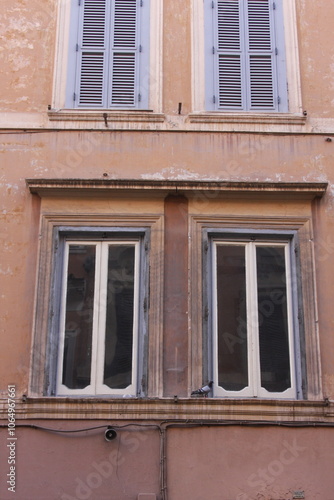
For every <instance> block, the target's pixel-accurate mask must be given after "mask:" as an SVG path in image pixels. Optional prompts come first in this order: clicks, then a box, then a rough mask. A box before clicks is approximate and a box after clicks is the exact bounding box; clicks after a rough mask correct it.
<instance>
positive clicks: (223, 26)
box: [217, 0, 243, 109]
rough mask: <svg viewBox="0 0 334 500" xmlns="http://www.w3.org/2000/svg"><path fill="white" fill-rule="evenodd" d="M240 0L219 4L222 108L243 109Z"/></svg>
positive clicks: (221, 0)
mask: <svg viewBox="0 0 334 500" xmlns="http://www.w3.org/2000/svg"><path fill="white" fill-rule="evenodd" d="M240 17H241V16H240V4H239V0H220V1H218V3H217V32H218V43H217V51H218V95H219V104H218V105H219V107H228V108H233V109H242V108H243V99H242V53H241V39H240V36H241V29H240V28H241V27H240V23H241V20H240Z"/></svg>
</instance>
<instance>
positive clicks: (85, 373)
mask: <svg viewBox="0 0 334 500" xmlns="http://www.w3.org/2000/svg"><path fill="white" fill-rule="evenodd" d="M94 283H95V246H94V245H70V247H69V256H68V271H67V295H66V316H65V345H64V361H63V380H62V381H63V384H64V385H66V386H67V387H68V388H70V389H83V388H84V387H87V386H88V385H89V384H90V380H91V379H90V376H91V356H92V327H93V304H94Z"/></svg>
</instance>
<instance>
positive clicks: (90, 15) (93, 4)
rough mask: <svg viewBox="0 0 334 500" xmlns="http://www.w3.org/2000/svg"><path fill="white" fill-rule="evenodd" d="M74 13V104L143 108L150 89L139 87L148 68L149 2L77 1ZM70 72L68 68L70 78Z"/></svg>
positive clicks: (142, 84) (92, 106) (89, 106)
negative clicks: (140, 89)
mask: <svg viewBox="0 0 334 500" xmlns="http://www.w3.org/2000/svg"><path fill="white" fill-rule="evenodd" d="M75 9H76V11H77V16H78V17H77V18H76V19H74V18H73V22H75V27H74V29H75V30H76V31H77V32H78V38H77V44H76V65H75V68H76V76H75V78H74V79H73V80H75V82H74V81H73V83H72V85H73V86H74V89H75V90H74V94H72V95H73V99H72V104H73V101H74V106H75V107H86V108H99V107H100V108H113V107H117V108H122V107H123V108H131V107H143V106H147V104H148V86H147V85H145V83H143V82H144V78H145V75H147V73H148V64H149V51H148V45H149V35H148V32H149V29H148V25H147V23H148V20H149V0H144V1H143V0H78V5H77V6H76V7H75ZM140 23H142V25H143V26H141V24H140ZM141 38H142V39H143V40H144V42H141V41H140V39H141ZM142 43H143V44H144V49H142ZM143 51H144V52H143ZM72 60H73V59H72ZM73 72H74V70H73V69H72V67H71V68H70V71H69V73H70V74H71V73H72V74H73ZM141 78H142V79H143V81H142V83H140V79H141ZM69 85H70V84H69ZM139 88H142V89H143V92H142V94H144V95H141V92H140V91H139ZM70 99H71V97H69V99H68V100H69V101H70ZM70 102H71V101H70Z"/></svg>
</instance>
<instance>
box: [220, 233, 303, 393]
mask: <svg viewBox="0 0 334 500" xmlns="http://www.w3.org/2000/svg"><path fill="white" fill-rule="evenodd" d="M218 245H229V246H230V245H231V246H234V245H235V246H243V247H244V248H245V258H246V263H245V264H246V290H247V318H250V319H248V320H247V346H248V356H247V357H248V381H249V385H248V386H247V387H245V388H244V389H242V390H241V391H228V390H225V389H224V388H223V387H221V386H219V385H218V382H217V383H216V384H215V387H214V395H215V396H217V397H245V398H248V397H261V398H278V399H279V398H283V399H290V398H293V399H295V398H296V394H297V390H296V376H295V374H296V363H295V347H294V345H295V339H294V330H295V326H294V321H293V299H292V283H291V275H292V268H291V262H290V251H289V246H290V243H289V242H272V241H270V240H269V241H268V240H267V241H265V242H262V241H261V242H259V241H256V242H255V241H254V242H253V241H250V242H247V243H242V242H241V241H237V240H235V241H226V240H221V239H214V240H213V241H212V251H213V255H212V265H213V269H212V277H213V279H212V284H213V289H212V297H213V300H212V308H213V325H212V326H213V328H212V329H213V332H212V335H213V342H212V344H213V345H212V349H213V355H212V358H213V380H216V381H218V355H217V353H218V335H217V331H218V314H217V273H216V249H217V246H218ZM258 246H266V247H268V246H270V247H274V246H276V247H280V248H284V251H285V264H286V278H287V282H286V291H287V311H288V337H289V361H290V363H289V366H290V377H291V387H290V388H288V389H286V390H285V391H283V392H281V393H278V392H275V393H273V392H269V391H268V390H267V389H265V388H263V387H261V380H260V378H261V374H260V355H259V353H260V347H259V331H258V325H259V317H258V307H257V276H256V269H255V265H254V263H255V258H256V257H255V255H256V254H255V252H256V248H257V247H258ZM241 340H242V339H241Z"/></svg>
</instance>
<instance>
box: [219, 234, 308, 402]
mask: <svg viewBox="0 0 334 500" xmlns="http://www.w3.org/2000/svg"><path fill="white" fill-rule="evenodd" d="M236 236H237V235H234V236H233V237H231V238H229V237H225V238H222V237H221V236H217V235H216V236H214V237H212V238H211V240H210V242H211V257H210V258H211V265H210V267H211V273H210V274H211V293H210V296H211V311H212V313H211V317H212V321H211V335H209V339H210V341H209V343H210V352H211V355H212V360H211V364H212V366H211V372H212V380H214V381H215V388H214V392H215V396H225V397H235V396H240V397H267V398H268V397H271V398H296V397H297V394H298V393H299V391H298V390H297V387H298V386H299V385H300V382H297V381H298V380H299V379H300V376H299V375H300V373H299V372H300V366H299V363H298V361H297V360H298V359H299V347H300V346H299V333H298V330H299V329H298V315H296V311H298V306H297V289H296V284H297V280H296V276H295V274H296V266H295V263H294V256H293V240H290V239H285V238H283V239H281V238H277V237H276V239H271V238H270V239H268V237H266V238H263V237H261V236H259V235H252V236H250V237H248V238H247V237H244V236H241V235H238V237H236Z"/></svg>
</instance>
